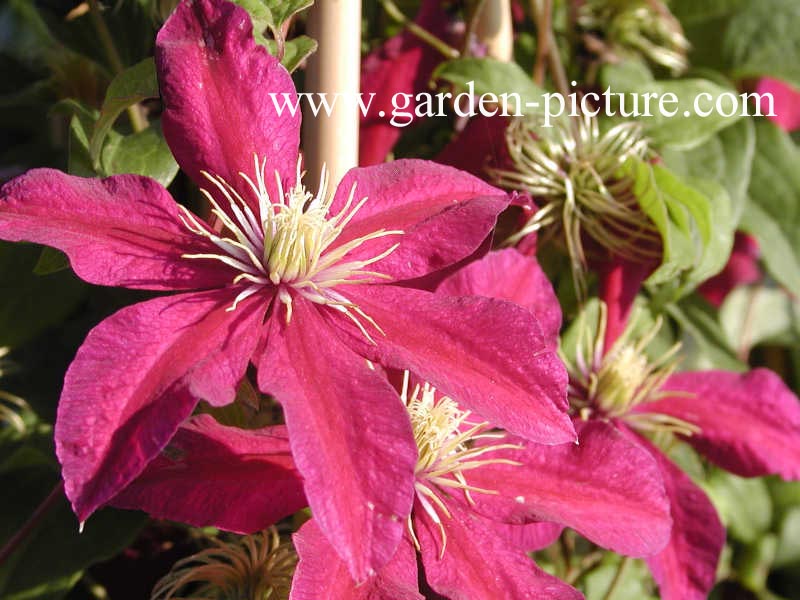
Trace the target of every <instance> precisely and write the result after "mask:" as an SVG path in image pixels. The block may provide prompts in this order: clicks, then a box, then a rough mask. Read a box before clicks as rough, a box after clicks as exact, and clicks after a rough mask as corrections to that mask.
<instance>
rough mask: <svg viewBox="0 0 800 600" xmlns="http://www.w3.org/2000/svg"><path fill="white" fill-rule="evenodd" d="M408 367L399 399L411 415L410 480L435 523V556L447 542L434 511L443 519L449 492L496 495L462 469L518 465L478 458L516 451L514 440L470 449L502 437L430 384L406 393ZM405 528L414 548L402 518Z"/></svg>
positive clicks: (414, 536)
mask: <svg viewBox="0 0 800 600" xmlns="http://www.w3.org/2000/svg"><path fill="white" fill-rule="evenodd" d="M408 379H409V374H408V371H406V372H405V374H404V378H403V390H402V393H401V398H402V399H403V402H404V403H405V405H406V410H408V414H409V416H410V417H411V426H412V428H413V430H414V439H415V441H416V443H417V449H418V450H419V458H418V459H417V466H416V468H415V470H414V474H415V476H416V481H415V484H414V489H415V491H416V495H417V500H418V501H419V503H420V506H422V508H423V510H425V512H426V513H427V514H428V516H429V517H430V518H431V520H432V521H433V522H434V523H436V525H437V526H438V527H439V532H440V535H441V540H442V544H441V551H440V557H441V556H443V555H444V550H445V547H446V545H447V534H446V533H445V529H444V525H443V524H442V519H441V516H440V514H439V513H441V514H443V515H444V516H445V517H447V518H448V519H449V518H450V516H451V515H450V511H449V510H448V509H447V505H446V504H445V502H444V498H445V497H446V496H448V495H449V490H456V491H460V492H462V493H463V494H464V497H465V498H466V500H467V502H469V503H470V504H474V503H475V502H474V500H473V499H472V496H471V495H470V492H478V493H482V494H496V493H497V492H496V491H495V490H486V489H483V488H477V487H474V486H471V485H470V484H469V483H467V480H466V477H465V476H464V472H466V471H470V470H472V469H477V468H480V467H482V466H484V465H490V464H511V465H519V464H520V463H517V462H515V461H511V460H508V459H504V458H481V457H482V456H483V455H485V454H488V453H490V452H495V451H497V450H503V449H518V448H519V446H517V445H514V444H485V445H480V446H477V447H475V446H474V443H475V442H476V441H477V440H481V439H504V438H505V437H506V436H505V434H504V433H501V432H491V431H489V429H491V427H490V426H489V424H488V423H486V422H483V423H472V422H470V421H469V417H470V415H471V413H470V412H469V411H462V410H460V409H459V408H458V404H456V402H455V401H454V400H452V399H451V398H449V397H447V396H439V397H438V398H437V394H436V388H434V387H433V386H431V385H430V384H428V383H424V384H423V385H422V386H419V385H416V386H414V390H413V392H412V393H411V395H409V393H408V387H409V384H408ZM408 529H409V532H410V533H411V539H412V540H413V542H414V545H415V546H416V548H417V550H419V547H420V546H419V540H418V539H417V536H416V533H415V532H414V527H413V525H412V521H411V517H410V516H409V518H408Z"/></svg>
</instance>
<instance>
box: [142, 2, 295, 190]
mask: <svg viewBox="0 0 800 600" xmlns="http://www.w3.org/2000/svg"><path fill="white" fill-rule="evenodd" d="M156 64H157V66H158V75H159V83H160V85H161V96H162V98H163V100H164V106H165V110H164V113H163V115H162V118H161V123H162V126H163V128H164V135H165V137H166V138H167V141H168V142H169V146H170V148H171V149H172V152H173V154H174V155H175V158H176V159H177V161H178V164H180V166H181V168H182V169H183V170H184V171H186V172H187V173H188V174H189V176H190V177H191V178H192V179H193V180H194V181H195V182H196V183H197V184H198V185H199V186H200V187H204V188H208V189H211V186H210V184H209V182H208V180H207V179H206V178H205V177H204V176H203V175H202V173H201V171H203V170H205V171H209V172H211V173H214V174H216V175H219V176H221V177H222V178H224V179H225V180H226V181H227V182H228V183H229V184H231V185H233V186H234V187H235V188H237V189H239V190H249V188H248V186H246V185H245V184H244V180H243V179H242V177H240V176H239V172H240V171H241V172H244V173H246V174H248V175H249V176H250V177H251V178H252V179H253V180H254V181H255V179H254V164H253V155H254V154H257V155H258V156H259V158H260V159H265V158H266V161H267V162H266V173H265V178H264V179H265V183H266V186H267V191H268V192H269V195H270V198H272V200H273V202H274V201H277V199H278V193H277V185H276V182H275V173H276V172H277V173H278V175H279V176H280V178H281V180H282V181H283V184H284V189H288V188H289V186H291V185H293V184H294V182H295V178H296V168H297V157H298V146H299V143H300V137H299V136H300V113H299V111H298V112H297V114H296V116H292V114H291V111H290V110H289V109H288V108H287V109H286V110H285V111H284V112H283V114H282V115H280V116H279V115H278V110H277V109H276V105H275V103H276V102H277V104H278V105H279V106H281V105H282V103H283V102H284V101H286V102H287V103H288V104H289V105H291V106H292V107H294V106H295V105H296V102H297V94H296V92H295V89H294V84H293V83H292V78H291V77H290V76H289V73H288V72H287V71H286V69H284V68H283V67H282V66H281V64H280V63H279V62H278V60H277V59H276V58H275V57H273V56H271V55H270V54H269V53H268V52H267V50H266V48H263V47H261V46H259V45H258V44H256V42H255V41H254V40H253V26H252V23H251V21H250V17H249V15H248V14H247V12H245V11H244V10H243V9H242V8H240V7H238V6H236V5H235V4H233V3H232V2H226V1H224V0H194V1H192V2H181V3H180V5H179V6H178V8H176V9H175V12H174V13H173V14H172V16H171V17H170V18H169V19H168V20H167V22H166V23H164V26H163V27H162V28H161V31H160V32H159V34H158V37H157V38H156ZM273 99H274V100H273ZM243 196H244V197H245V198H247V197H248V196H245V195H244V193H243Z"/></svg>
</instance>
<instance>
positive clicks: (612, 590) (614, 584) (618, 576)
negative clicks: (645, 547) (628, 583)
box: [603, 556, 633, 600]
mask: <svg viewBox="0 0 800 600" xmlns="http://www.w3.org/2000/svg"><path fill="white" fill-rule="evenodd" d="M631 562H633V559H631V557H630V556H623V557H622V560H621V561H620V562H619V566H617V572H616V573H614V579H612V580H611V583H610V584H609V586H608V590H607V591H606V595H605V596H603V600H613V598H614V596H615V595H616V594H617V591H619V586H620V585H621V584H622V580H623V578H624V577H625V573H626V572H627V571H628V567H629V566H630V564H631Z"/></svg>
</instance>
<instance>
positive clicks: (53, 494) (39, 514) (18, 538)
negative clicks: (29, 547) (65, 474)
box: [0, 481, 64, 565]
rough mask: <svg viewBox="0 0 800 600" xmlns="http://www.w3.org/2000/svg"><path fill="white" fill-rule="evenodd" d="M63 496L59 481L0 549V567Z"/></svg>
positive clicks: (61, 485)
mask: <svg viewBox="0 0 800 600" xmlns="http://www.w3.org/2000/svg"><path fill="white" fill-rule="evenodd" d="M63 494H64V482H63V481H59V482H58V484H57V485H56V486H55V487H54V488H53V489H52V490H51V491H50V493H49V494H48V495H47V498H45V499H44V500H42V503H41V504H39V506H38V507H36V510H35V511H33V514H32V515H31V516H30V518H29V519H28V520H27V521H26V522H25V524H24V525H23V526H22V527H20V528H19V530H17V532H16V533H15V534H14V535H13V536H11V539H10V540H8V541H7V542H6V543H5V545H4V546H3V547H2V549H0V565H3V564H4V563H5V562H6V560H8V558H9V557H10V556H11V555H12V554H14V552H15V551H16V549H17V548H18V547H19V546H20V544H22V542H24V541H25V539H26V538H27V537H28V536H29V535H30V534H31V533H32V532H33V530H34V529H36V527H37V526H38V525H39V524H40V523H41V522H42V519H44V518H45V517H46V516H47V514H48V513H49V512H50V509H51V508H53V506H54V505H55V503H56V502H57V501H58V500H60V499H61V497H62V495H63Z"/></svg>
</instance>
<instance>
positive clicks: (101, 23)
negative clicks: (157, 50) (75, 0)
mask: <svg viewBox="0 0 800 600" xmlns="http://www.w3.org/2000/svg"><path fill="white" fill-rule="evenodd" d="M89 16H90V17H91V19H92V25H93V26H94V29H95V31H96V32H97V37H99V38H100V45H101V46H103V50H104V51H105V53H106V56H107V57H108V62H109V63H111V70H112V71H113V72H114V75H119V74H120V73H122V71H124V70H125V65H124V64H123V63H122V58H121V57H120V55H119V51H118V50H117V47H116V46H115V45H114V40H113V38H112V37H111V32H110V31H109V30H108V25H106V22H105V19H103V15H102V14H101V11H100V4H99V3H98V2H97V0H89ZM127 112H128V118H129V119H130V121H131V128H133V131H134V132H135V133H138V132H140V131H143V130H145V129H147V119H146V118H145V116H144V114H143V113H142V107H141V106H139V105H138V104H134V105H133V106H129V107H128V109H127Z"/></svg>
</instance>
